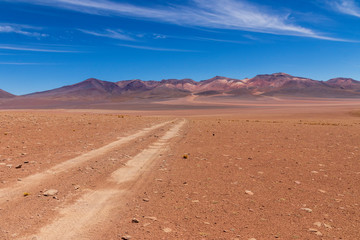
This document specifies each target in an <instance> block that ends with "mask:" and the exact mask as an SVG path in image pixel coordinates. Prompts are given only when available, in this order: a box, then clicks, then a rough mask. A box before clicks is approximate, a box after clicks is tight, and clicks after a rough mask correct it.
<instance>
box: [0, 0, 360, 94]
mask: <svg viewBox="0 0 360 240" xmlns="http://www.w3.org/2000/svg"><path fill="white" fill-rule="evenodd" d="M359 56H360V0H296V1H289V0H262V1H260V0H253V1H250V0H172V1H165V0H124V1H122V0H103V1H102V0H0V74H1V75H0V89H4V90H6V91H9V92H11V93H14V94H25V93H30V92H34V91H42V90H47V89H52V88H56V87H60V86H63V85H68V84H73V83H76V82H79V81H82V80H85V79H86V78H89V77H95V78H98V79H102V80H107V81H120V80H127V79H136V78H139V79H143V80H161V79H164V78H192V79H194V80H204V79H208V78H211V77H214V76H215V75H221V76H227V77H232V78H238V79H242V78H246V77H254V76H255V75H257V74H263V73H274V72H286V73H289V74H292V75H296V76H303V77H309V78H313V79H316V80H328V79H330V78H333V77H339V76H342V77H352V78H355V79H358V80H359V79H360V57H359Z"/></svg>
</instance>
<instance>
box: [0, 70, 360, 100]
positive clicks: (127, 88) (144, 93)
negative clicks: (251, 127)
mask: <svg viewBox="0 0 360 240" xmlns="http://www.w3.org/2000/svg"><path fill="white" fill-rule="evenodd" d="M189 95H197V96H234V97H244V98H259V97H264V96H277V97H281V96H283V97H326V98H359V97H360V81H356V80H354V79H351V78H334V79H330V80H328V81H316V80H312V79H309V78H302V77H295V76H291V75H289V74H286V73H274V74H264V75H257V76H255V77H254V78H251V79H242V80H240V79H233V78H227V77H221V76H216V77H214V78H211V79H208V80H203V81H200V82H196V81H194V80H192V79H181V80H179V79H166V80H161V81H142V80H139V79H135V80H125V81H119V82H108V81H102V80H98V79H95V78H90V79H87V80H85V81H82V82H79V83H76V84H73V85H68V86H64V87H60V88H56V89H52V90H48V91H44V92H36V93H31V94H27V95H23V96H18V97H22V98H51V99H63V100H66V99H68V100H69V99H70V100H76V99H83V100H86V99H112V100H114V99H115V100H116V99H117V98H119V99H120V98H142V99H144V98H145V99H148V98H156V99H162V98H180V97H185V96H189ZM14 97H15V96H14V95H12V94H10V93H7V92H5V91H3V90H0V98H14Z"/></svg>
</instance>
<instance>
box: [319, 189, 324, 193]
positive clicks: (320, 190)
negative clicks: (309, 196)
mask: <svg viewBox="0 0 360 240" xmlns="http://www.w3.org/2000/svg"><path fill="white" fill-rule="evenodd" d="M318 191H319V192H321V193H326V191H325V190H322V189H319V190H318Z"/></svg>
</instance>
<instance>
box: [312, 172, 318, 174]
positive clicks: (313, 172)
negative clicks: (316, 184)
mask: <svg viewBox="0 0 360 240" xmlns="http://www.w3.org/2000/svg"><path fill="white" fill-rule="evenodd" d="M311 173H313V174H318V173H319V172H318V171H311Z"/></svg>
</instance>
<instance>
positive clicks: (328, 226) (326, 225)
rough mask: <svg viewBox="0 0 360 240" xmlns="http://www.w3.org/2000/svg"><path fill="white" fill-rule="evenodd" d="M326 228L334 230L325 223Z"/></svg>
mask: <svg viewBox="0 0 360 240" xmlns="http://www.w3.org/2000/svg"><path fill="white" fill-rule="evenodd" d="M324 227H326V228H329V229H332V227H331V226H330V225H329V224H326V223H324Z"/></svg>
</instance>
